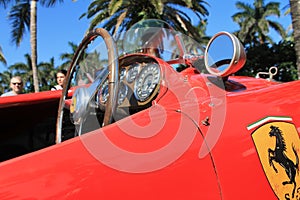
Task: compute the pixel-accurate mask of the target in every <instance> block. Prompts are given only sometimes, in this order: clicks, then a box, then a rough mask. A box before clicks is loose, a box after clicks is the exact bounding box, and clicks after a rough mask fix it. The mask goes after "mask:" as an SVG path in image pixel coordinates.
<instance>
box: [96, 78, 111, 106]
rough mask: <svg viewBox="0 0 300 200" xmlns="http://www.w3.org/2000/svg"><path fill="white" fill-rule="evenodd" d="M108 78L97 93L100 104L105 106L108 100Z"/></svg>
mask: <svg viewBox="0 0 300 200" xmlns="http://www.w3.org/2000/svg"><path fill="white" fill-rule="evenodd" d="M108 95H109V93H108V78H106V79H105V81H104V82H103V84H102V85H101V87H100V90H99V91H98V93H97V98H98V101H99V103H100V104H105V103H106V101H107V98H108Z"/></svg>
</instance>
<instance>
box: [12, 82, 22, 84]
mask: <svg viewBox="0 0 300 200" xmlns="http://www.w3.org/2000/svg"><path fill="white" fill-rule="evenodd" d="M12 84H13V85H22V83H18V82H15V83H12Z"/></svg>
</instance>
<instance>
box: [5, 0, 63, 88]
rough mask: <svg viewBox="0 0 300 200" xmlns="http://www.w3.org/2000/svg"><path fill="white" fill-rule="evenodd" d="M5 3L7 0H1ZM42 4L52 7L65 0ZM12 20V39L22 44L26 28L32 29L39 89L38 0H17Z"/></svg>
mask: <svg viewBox="0 0 300 200" xmlns="http://www.w3.org/2000/svg"><path fill="white" fill-rule="evenodd" d="M1 1H2V2H3V3H2V4H3V5H5V0H1ZM39 2H40V3H41V5H42V6H46V7H50V6H53V5H54V4H56V3H57V2H63V0H41V1H39ZM8 18H9V20H10V21H11V22H12V40H13V42H15V43H16V44H17V45H20V42H21V41H22V38H23V35H24V33H25V30H26V28H27V29H29V30H30V45H31V62H32V64H31V66H32V72H33V74H32V75H33V84H34V91H35V92H38V91H39V81H38V71H37V37H36V36H37V32H36V31H37V25H36V20H37V0H16V4H15V5H14V6H12V7H11V11H10V14H9V16H8Z"/></svg>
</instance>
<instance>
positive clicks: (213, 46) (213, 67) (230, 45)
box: [204, 32, 246, 77]
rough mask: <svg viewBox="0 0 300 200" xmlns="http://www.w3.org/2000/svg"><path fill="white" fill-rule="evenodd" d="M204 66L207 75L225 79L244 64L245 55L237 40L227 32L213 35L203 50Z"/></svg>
mask: <svg viewBox="0 0 300 200" xmlns="http://www.w3.org/2000/svg"><path fill="white" fill-rule="evenodd" d="M204 61H205V66H206V69H207V71H208V72H209V73H211V74H213V75H216V76H221V77H227V76H229V75H231V74H233V73H235V72H237V71H238V70H239V69H240V68H241V67H243V65H244V64H245V62H246V53H245V50H244V47H243V45H242V44H241V42H240V41H239V40H238V38H237V37H236V36H235V35H233V34H231V33H228V32H220V33H218V34H216V35H214V36H213V37H212V38H211V39H210V41H209V43H208V45H207V48H206V50H205V56H204Z"/></svg>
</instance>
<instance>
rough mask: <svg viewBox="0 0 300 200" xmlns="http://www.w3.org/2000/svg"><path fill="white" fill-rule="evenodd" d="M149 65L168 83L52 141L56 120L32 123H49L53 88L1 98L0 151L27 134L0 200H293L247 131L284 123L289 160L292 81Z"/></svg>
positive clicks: (294, 120) (7, 169) (295, 106)
mask: <svg viewBox="0 0 300 200" xmlns="http://www.w3.org/2000/svg"><path fill="white" fill-rule="evenodd" d="M157 62H158V63H159V65H160V67H161V71H162V72H163V75H162V77H166V79H165V81H164V82H162V83H161V85H160V87H161V88H160V92H159V94H158V96H157V97H156V98H155V100H154V101H153V102H152V106H151V107H150V108H147V109H145V110H143V111H140V112H137V113H135V114H133V115H132V116H129V117H126V118H124V119H121V120H120V121H117V122H115V123H112V124H110V125H108V126H105V127H103V128H101V129H97V130H95V131H92V132H90V133H87V134H84V135H82V136H79V137H75V138H72V139H70V140H67V141H64V142H62V143H60V144H54V143H52V142H53V141H54V140H51V137H52V138H53V131H52V130H55V123H49V124H48V125H47V124H46V126H44V127H42V129H45V127H46V129H47V130H51V131H52V132H51V131H50V133H49V132H47V134H44V133H43V134H41V136H40V135H39V131H40V132H41V133H42V132H43V131H44V130H41V129H39V128H40V127H39V126H38V125H41V124H43V123H45V122H50V121H51V120H52V121H53V120H54V121H55V118H56V116H57V108H58V104H59V98H60V96H61V92H60V91H55V92H50V91H49V92H41V93H37V94H25V95H19V96H16V97H5V98H1V99H0V108H1V111H0V112H1V123H2V124H1V125H2V128H1V131H2V130H3V131H2V133H1V137H2V138H3V139H2V140H5V141H7V142H6V143H5V144H4V145H3V152H8V150H7V149H5V147H7V145H11V144H13V145H16V146H15V147H16V149H18V148H19V146H18V142H15V143H13V142H12V141H19V140H25V139H26V140H28V141H29V142H28V145H26V149H27V151H28V152H31V153H28V152H23V154H24V153H25V155H22V156H19V157H16V158H13V159H10V160H7V161H4V162H2V163H1V164H0V199H64V200H66V199H251V200H252V199H268V200H270V199H283V198H287V197H289V198H291V199H292V189H293V186H292V185H291V184H286V185H285V186H284V187H285V188H283V189H282V188H279V187H277V188H276V187H274V183H275V185H276V181H277V180H279V181H281V180H283V181H285V180H287V179H288V177H287V176H286V174H285V173H284V171H279V172H277V174H281V175H280V177H279V176H278V178H277V177H271V178H270V176H269V175H268V174H269V173H270V172H272V168H271V163H270V164H268V165H264V161H263V160H261V158H260V153H259V148H260V147H259V146H256V139H254V137H253V133H254V132H255V131H256V130H259V128H260V127H264V126H267V127H268V128H267V130H269V129H270V127H271V125H272V123H273V125H274V123H275V125H277V124H276V123H277V122H281V121H284V120H283V119H286V120H285V121H286V123H288V124H293V126H294V127H295V131H296V140H295V141H293V144H292V145H290V144H291V143H287V144H289V145H290V146H287V148H289V149H291V148H292V146H294V147H295V148H296V153H295V154H293V153H289V154H288V156H287V157H289V158H290V160H291V161H292V163H296V156H295V155H300V152H299V151H300V150H299V146H300V145H299V133H298V129H299V126H300V116H299V115H300V106H299V105H300V94H299V88H300V81H294V82H290V83H276V82H272V81H268V80H264V79H255V78H248V77H236V76H229V82H228V83H229V85H228V87H229V89H228V90H224V89H222V88H219V87H218V84H211V83H212V81H211V80H210V78H213V79H214V77H211V76H209V75H203V74H200V73H199V72H198V71H196V70H195V69H194V68H187V69H185V70H183V71H182V72H180V73H178V72H176V71H175V70H173V68H172V67H170V66H169V65H168V64H167V63H165V62H163V61H162V60H160V59H157ZM170 77H172V78H170ZM217 81H218V80H217ZM263 119H264V120H263ZM274 119H275V120H274ZM257 122H259V123H257ZM270 123H271V125H269V124H270ZM284 123H285V122H284ZM256 124H257V125H256ZM3 126H4V128H3ZM128 127H131V128H130V129H131V130H133V131H132V134H133V136H134V137H133V136H132V135H129V134H128V132H129V131H128V130H127V128H128ZM283 127H284V126H281V129H282V130H283ZM22 131H24V132H22ZM153 132H155V134H153V135H151V134H152V133H153ZM265 134H266V135H267V136H268V137H269V135H268V134H269V133H268V132H266V133H265ZM291 134H292V132H291ZM11 135H16V137H12V136H11ZM51 135H52V136H51ZM39 137H42V138H43V139H44V141H45V140H47V141H48V142H49V143H46V144H43V143H39V142H38V138H39ZM47 137H48V138H47ZM291 137H292V136H291ZM7 138H8V139H7ZM16 138H17V139H16ZM49 138H50V139H49ZM297 139H298V141H297ZM23 142H24V141H23ZM286 142H290V141H289V136H286ZM30 145H31V146H30ZM265 146H266V148H269V149H274V147H275V140H274V142H273V143H271V144H268V143H267V142H266V144H265ZM26 153H27V154H26ZM261 155H262V154H261ZM272 155H273V154H272V153H271V154H269V156H272ZM16 156H17V155H16ZM274 165H275V166H276V167H277V168H278V169H279V168H280V165H279V164H278V163H275V164H274ZM268 167H269V168H268ZM281 170H283V169H281ZM298 170H299V166H298ZM272 173H273V172H272ZM274 174H275V173H274ZM295 179H296V189H295V194H294V198H296V195H298V197H299V195H300V193H299V192H300V189H299V188H300V187H299V184H300V180H299V173H298V174H297V175H296V176H295ZM280 184H281V182H280ZM278 188H279V189H278Z"/></svg>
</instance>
